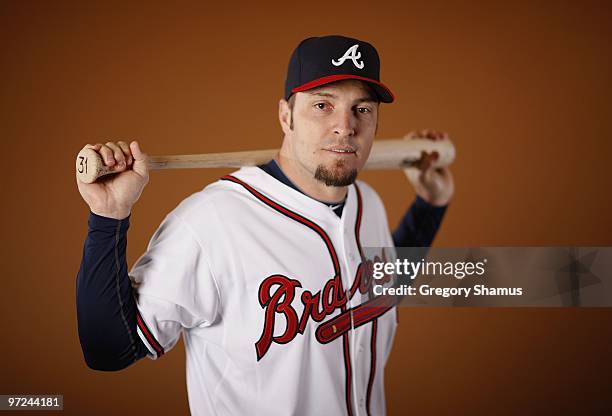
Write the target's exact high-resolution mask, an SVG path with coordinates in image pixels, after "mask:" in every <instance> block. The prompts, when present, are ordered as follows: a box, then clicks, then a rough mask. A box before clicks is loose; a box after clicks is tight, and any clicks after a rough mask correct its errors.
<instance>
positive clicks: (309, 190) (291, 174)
mask: <svg viewBox="0 0 612 416" xmlns="http://www.w3.org/2000/svg"><path fill="white" fill-rule="evenodd" d="M275 160H276V163H278V166H280V168H281V169H282V170H283V172H284V174H285V175H286V176H287V177H288V178H289V180H291V182H293V183H294V184H295V186H297V187H298V188H299V189H300V190H301V191H302V192H303V193H304V194H306V195H308V196H309V197H311V198H314V199H316V200H318V201H321V202H325V203H331V204H333V203H341V202H343V201H344V199H345V198H346V194H347V192H348V187H347V186H327V185H325V184H324V183H323V182H321V181H318V180H317V179H315V178H314V177H311V176H312V175H310V174H308V173H306V172H305V171H304V170H303V169H301V168H300V167H299V166H296V164H295V163H291V162H290V161H289V160H288V159H287V158H286V157H285V156H284V155H283V154H282V152H281V153H279V154H278V155H277V156H276V158H275Z"/></svg>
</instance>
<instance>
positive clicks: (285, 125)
mask: <svg viewBox="0 0 612 416" xmlns="http://www.w3.org/2000/svg"><path fill="white" fill-rule="evenodd" d="M278 121H279V122H280V125H281V128H282V129H283V133H285V134H289V132H290V131H291V126H292V123H291V109H290V108H289V103H288V102H287V100H285V99H283V98H281V99H280V100H279V102H278Z"/></svg>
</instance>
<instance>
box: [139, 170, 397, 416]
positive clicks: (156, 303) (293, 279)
mask: <svg viewBox="0 0 612 416" xmlns="http://www.w3.org/2000/svg"><path fill="white" fill-rule="evenodd" d="M392 246H393V242H392V238H391V235H390V232H389V227H388V224H387V218H386V214H385V210H384V206H383V204H382V202H381V200H380V198H379V197H378V195H377V194H376V193H375V192H374V191H373V190H372V189H371V188H370V187H369V186H368V185H366V184H365V183H363V182H359V181H358V182H357V184H356V185H351V186H349V188H348V195H347V199H346V204H345V207H344V210H343V213H342V217H341V218H339V217H338V216H337V215H336V214H335V213H334V212H333V211H332V209H331V208H330V207H328V206H327V205H325V204H323V203H320V202H318V201H316V200H314V199H312V198H309V197H308V196H306V195H304V194H302V193H300V192H299V191H297V190H295V189H293V188H291V187H289V186H287V185H285V184H283V183H282V182H280V181H278V180H277V179H275V178H274V177H272V176H270V175H269V174H267V173H266V172H264V171H263V170H261V169H260V168H257V167H248V168H243V169H240V170H239V171H237V172H235V173H233V174H232V175H228V176H226V177H224V178H222V179H221V180H219V181H217V182H215V183H213V184H211V185H209V186H207V187H206V188H205V189H204V190H202V191H200V192H198V193H195V194H193V195H191V196H190V197H188V198H187V199H185V200H184V201H183V202H182V203H181V204H179V206H178V207H177V208H176V209H174V210H173V211H172V212H171V213H170V214H169V215H168V216H167V217H166V218H165V220H164V221H163V223H162V224H161V226H160V227H159V229H158V230H157V231H156V233H155V234H154V236H153V237H152V239H151V242H150V244H149V247H148V249H147V251H146V253H145V254H144V255H143V256H142V257H141V258H140V259H139V260H138V261H137V262H136V264H135V265H134V267H133V269H132V271H131V272H130V278H131V279H132V282H133V284H134V285H135V287H136V288H137V303H138V310H139V312H138V313H139V316H138V333H139V335H140V337H141V338H142V340H143V342H144V343H145V344H146V345H147V347H148V349H149V350H150V358H153V359H156V358H158V357H159V356H160V355H162V354H163V353H164V352H167V351H168V350H170V349H171V348H172V347H173V346H174V345H175V344H176V342H177V340H178V338H179V336H180V335H181V334H183V337H184V342H185V346H186V353H187V354H186V355H187V387H188V396H189V405H190V409H191V412H192V414H193V415H247V414H248V415H266V416H272V415H282V416H286V415H347V414H348V415H368V414H371V415H381V414H384V413H385V401H384V390H383V376H384V365H385V362H386V360H387V356H388V354H389V351H390V348H391V344H392V341H393V336H394V333H395V328H396V324H397V320H396V309H395V308H394V307H392V306H387V307H384V308H383V307H374V308H372V307H367V304H366V306H363V305H362V304H363V303H365V302H367V301H368V300H371V299H372V296H371V279H368V278H366V277H365V276H366V273H363V272H364V270H365V269H366V267H367V265H368V264H367V263H366V262H363V264H362V256H361V254H362V251H361V248H362V247H392ZM383 255H384V254H383ZM370 265H371V264H370ZM375 301H376V299H375ZM360 305H361V306H360Z"/></svg>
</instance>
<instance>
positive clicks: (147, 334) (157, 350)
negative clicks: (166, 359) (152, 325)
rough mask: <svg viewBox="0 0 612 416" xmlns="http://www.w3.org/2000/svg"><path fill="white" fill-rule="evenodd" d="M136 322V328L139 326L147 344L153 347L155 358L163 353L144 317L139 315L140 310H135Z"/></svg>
mask: <svg viewBox="0 0 612 416" xmlns="http://www.w3.org/2000/svg"><path fill="white" fill-rule="evenodd" d="M136 322H137V324H138V328H140V331H141V332H142V333H143V334H144V336H145V337H146V338H147V341H148V342H149V345H151V347H153V349H154V350H155V353H156V354H157V358H159V357H161V356H162V355H164V349H163V347H162V346H161V345H160V344H159V342H157V340H156V339H155V337H154V336H153V334H152V333H151V331H149V327H147V324H145V322H144V319H142V316H140V312H139V311H138V310H136Z"/></svg>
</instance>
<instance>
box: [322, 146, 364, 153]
mask: <svg viewBox="0 0 612 416" xmlns="http://www.w3.org/2000/svg"><path fill="white" fill-rule="evenodd" d="M323 150H326V151H328V152H333V153H337V154H355V153H356V152H357V151H356V149H355V148H353V147H343V146H342V147H336V146H335V147H328V148H326V149H323Z"/></svg>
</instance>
